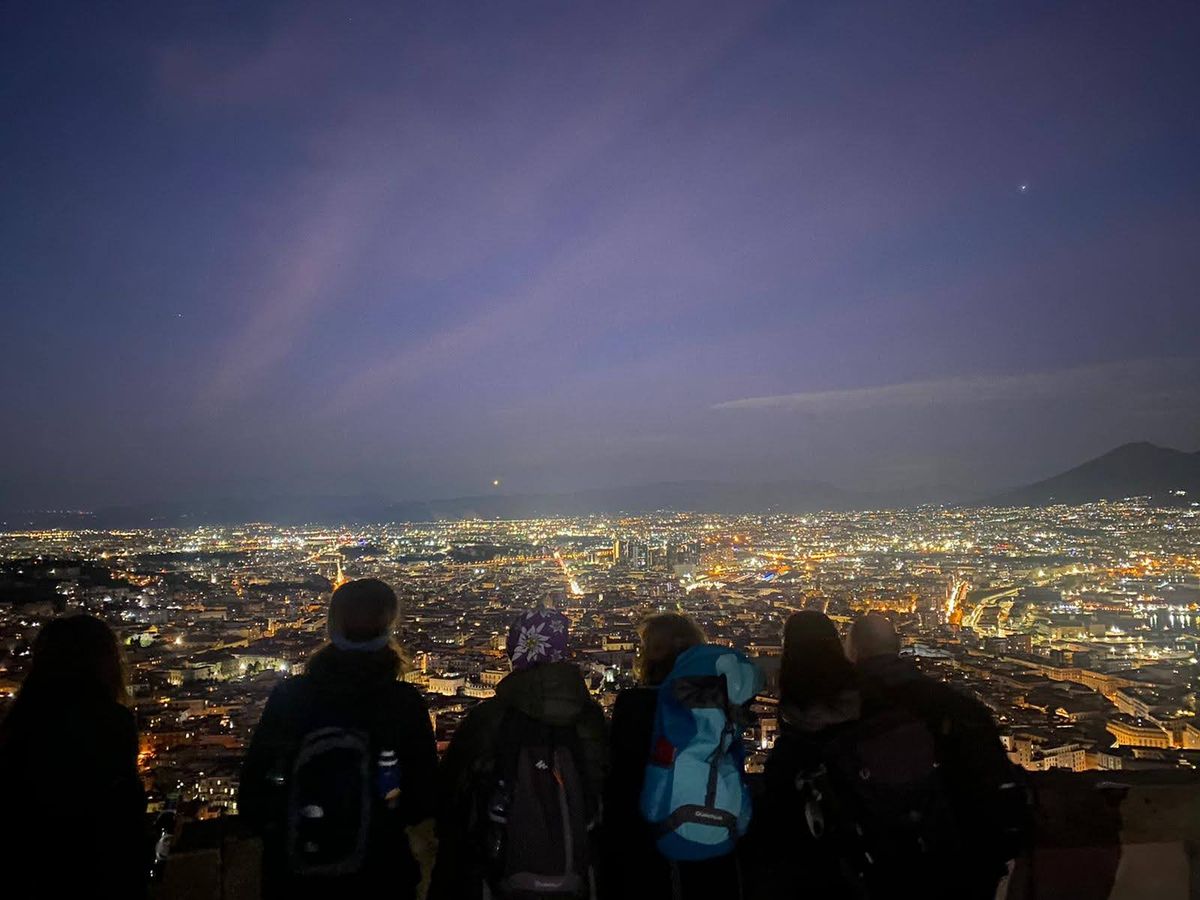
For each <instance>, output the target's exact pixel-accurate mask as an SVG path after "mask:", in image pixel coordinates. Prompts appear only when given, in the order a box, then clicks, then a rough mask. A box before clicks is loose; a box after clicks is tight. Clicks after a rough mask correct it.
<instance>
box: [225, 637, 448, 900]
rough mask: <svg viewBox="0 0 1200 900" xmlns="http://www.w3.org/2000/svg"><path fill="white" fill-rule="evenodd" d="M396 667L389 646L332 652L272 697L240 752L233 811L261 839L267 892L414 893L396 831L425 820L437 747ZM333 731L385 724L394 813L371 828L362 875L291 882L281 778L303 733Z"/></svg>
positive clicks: (405, 849) (424, 713)
mask: <svg viewBox="0 0 1200 900" xmlns="http://www.w3.org/2000/svg"><path fill="white" fill-rule="evenodd" d="M399 670H400V660H399V657H398V656H397V655H396V654H395V652H394V651H393V650H391V649H390V648H384V649H383V650H379V651H372V652H355V651H347V650H339V649H337V648H336V647H332V646H330V647H326V648H325V649H323V650H321V651H320V652H319V653H317V654H316V655H315V656H314V657H313V659H312V660H311V661H310V662H309V664H308V667H307V670H306V671H305V673H304V674H303V675H300V676H296V677H293V678H289V679H287V680H286V681H284V682H283V683H281V684H280V685H279V686H278V687H276V688H275V690H274V691H273V692H272V693H271V697H270V699H269V700H268V701H267V705H266V708H265V709H264V710H263V715H262V720H261V721H260V722H259V725H258V728H257V729H255V732H254V736H253V738H252V740H251V742H250V747H249V750H248V751H247V753H246V760H245V764H244V766H243V769H242V779H241V788H240V792H239V796H238V807H239V812H240V814H241V815H242V816H244V817H245V819H246V820H247V821H248V822H249V823H250V824H251V826H252V827H253V828H254V829H256V830H257V831H259V832H260V833H261V834H262V835H263V843H264V858H263V880H264V893H265V894H266V895H267V896H287V897H297V896H309V895H313V896H332V895H333V894H331V893H329V891H330V890H334V891H352V892H371V894H372V895H373V896H383V895H386V896H391V897H406V896H407V897H411V896H412V895H413V890H414V887H415V885H416V883H417V881H418V880H419V870H418V867H417V864H416V862H415V860H414V859H413V855H412V853H411V851H410V849H409V845H408V840H407V838H406V836H405V833H404V830H403V829H404V827H405V826H408V825H414V824H416V823H418V822H421V821H423V820H425V819H428V818H430V817H431V816H432V815H433V812H434V779H435V773H436V769H437V748H436V744H435V743H434V738H433V727H432V724H431V722H430V719H429V710H428V708H427V707H426V706H425V701H424V700H423V699H422V698H421V695H420V693H419V692H418V691H417V690H416V688H414V687H413V686H412V685H410V684H406V683H405V682H403V681H398V680H397V677H398V675H399ZM331 726H337V727H344V728H352V729H358V730H363V731H367V732H370V733H372V734H376V733H378V730H379V729H380V728H382V727H386V728H387V729H388V732H389V733H390V734H392V735H394V736H395V739H394V740H393V741H391V743H395V744H396V746H395V747H394V748H392V749H395V751H396V755H397V759H398V762H399V766H400V792H401V793H400V799H399V803H398V805H397V813H396V815H395V817H392V816H388V817H387V819H386V821H385V822H384V823H383V824H382V825H380V826H379V827H378V828H377V826H376V824H375V823H373V824H372V832H371V843H370V844H369V845H368V850H367V862H366V867H365V870H364V871H363V872H362V873H360V874H358V875H355V876H352V877H351V876H343V877H339V878H337V879H332V880H328V879H313V878H308V879H306V880H305V881H304V882H303V883H302V884H301V883H297V882H296V880H295V879H289V877H288V876H287V874H286V872H285V870H284V866H283V862H282V854H283V852H284V847H283V842H282V829H283V827H284V824H285V808H286V802H285V788H284V786H283V784H282V777H283V776H284V775H285V773H288V772H290V763H291V761H292V759H293V758H294V755H295V753H296V751H297V749H298V748H299V745H300V743H301V741H302V740H303V738H304V736H305V735H306V734H308V733H309V732H310V731H313V730H316V729H318V728H326V727H331ZM380 892H383V893H382V894H381V893H380ZM363 896H367V894H366V893H364V894H363Z"/></svg>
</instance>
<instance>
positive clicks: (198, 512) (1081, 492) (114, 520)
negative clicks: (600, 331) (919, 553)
mask: <svg viewBox="0 0 1200 900" xmlns="http://www.w3.org/2000/svg"><path fill="white" fill-rule="evenodd" d="M1172 491H1186V492H1187V497H1186V498H1179V497H1177V496H1175V495H1173V494H1172V493H1171V492H1172ZM1132 496H1152V497H1154V498H1156V500H1159V501H1161V502H1164V503H1170V502H1179V501H1180V500H1181V499H1186V501H1192V500H1197V499H1200V453H1187V452H1185V451H1182V450H1173V449H1171V448H1169V447H1160V446H1157V445H1156V444H1150V443H1146V442H1142V443H1133V444H1125V445H1123V446H1120V447H1117V448H1116V449H1114V450H1110V451H1109V452H1108V453H1105V454H1104V455H1103V456H1098V457H1096V458H1095V459H1092V460H1089V461H1088V462H1085V463H1083V464H1082V465H1080V466H1076V467H1075V468H1073V469H1070V470H1068V471H1066V472H1063V473H1061V474H1058V475H1055V476H1052V477H1050V478H1046V479H1044V480H1042V481H1038V482H1036V483H1034V484H1031V485H1027V486H1025V487H1020V488H1016V489H1013V490H1010V491H1006V492H1004V493H1000V494H996V495H993V496H991V497H986V498H981V497H977V496H976V497H972V496H968V495H966V494H965V493H964V492H961V491H954V490H951V489H946V488H929V487H924V488H914V489H909V490H899V491H888V492H878V491H876V492H871V491H853V490H848V489H846V488H841V487H837V486H835V485H832V484H829V483H827V482H823V481H804V480H794V481H774V482H760V483H749V484H739V483H736V482H718V481H665V482H657V483H654V484H642V485H634V486H629V487H617V488H594V489H589V490H582V491H572V492H568V493H560V494H549V493H541V494H500V493H496V494H484V495H479V496H474V497H457V498H452V499H447V500H407V501H400V502H397V501H392V500H386V499H382V498H379V497H370V496H360V497H238V498H215V499H210V500H206V501H196V502H189V503H182V502H180V503H147V504H140V505H136V506H122V507H110V508H107V509H101V510H98V511H96V512H94V513H73V512H42V513H38V512H34V513H29V512H25V513H17V514H9V515H5V516H0V530H19V529H22V528H43V527H59V528H95V529H109V528H145V527H189V526H196V525H234V524H241V523H245V522H274V523H277V524H280V525H298V524H306V523H323V524H352V523H368V522H432V521H438V520H447V519H449V520H454V519H465V518H481V519H523V518H534V517H538V516H586V515H593V514H594V515H617V514H629V515H637V514H644V513H651V512H655V511H659V510H676V511H680V512H708V513H715V514H724V515H738V514H753V513H794V514H802V513H811V512H819V511H848V510H862V509H900V508H904V507H912V506H918V505H921V504H924V503H950V504H957V505H988V506H1045V505H1049V504H1053V503H1087V502H1089V501H1092V500H1117V499H1121V498H1123V497H1132Z"/></svg>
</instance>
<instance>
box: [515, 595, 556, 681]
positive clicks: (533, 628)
mask: <svg viewBox="0 0 1200 900" xmlns="http://www.w3.org/2000/svg"><path fill="white" fill-rule="evenodd" d="M568 625H569V623H568V621H567V617H566V616H564V615H563V614H562V613H560V612H558V611H556V610H553V609H531V610H529V612H525V613H522V614H521V615H520V616H518V617H517V620H516V621H515V622H513V623H512V627H511V628H509V629H508V644H507V650H508V658H509V659H510V660H512V667H513V669H514V670H518V669H528V668H529V667H530V666H535V665H537V664H538V663H546V662H558V661H559V660H560V659H562V658H563V656H565V655H566V652H567V626H568Z"/></svg>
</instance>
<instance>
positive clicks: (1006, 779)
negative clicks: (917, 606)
mask: <svg viewBox="0 0 1200 900" xmlns="http://www.w3.org/2000/svg"><path fill="white" fill-rule="evenodd" d="M846 649H847V653H848V655H849V657H850V658H851V660H853V662H854V664H855V667H856V668H857V670H858V673H859V675H860V677H861V679H862V682H863V684H864V687H865V688H866V689H867V690H868V691H869V692H870V693H871V694H872V695H873V696H874V697H875V698H876V701H877V702H879V703H882V704H885V705H888V706H892V707H896V708H899V709H902V710H905V711H907V712H908V713H910V714H912V715H913V716H914V717H915V718H917V719H918V720H920V721H921V722H923V723H924V724H925V726H926V728H927V729H928V730H929V732H930V734H932V735H933V740H934V746H935V752H936V755H937V761H938V769H939V774H940V777H941V781H942V783H943V784H944V785H945V789H946V793H947V796H948V798H949V802H950V807H951V810H950V811H951V814H952V817H953V826H954V828H955V830H956V832H957V833H959V834H960V835H962V836H963V838H964V840H962V841H961V842H957V843H956V845H955V846H954V852H953V853H952V854H949V856H948V858H946V859H945V860H944V862H943V864H941V865H939V866H937V867H936V872H935V875H934V877H935V878H936V879H937V882H936V883H935V884H933V885H931V893H930V896H935V897H936V896H943V897H954V898H963V900H975V898H978V900H983V898H992V897H994V896H995V895H996V888H997V885H998V884H999V882H1000V879H1001V878H1002V877H1003V876H1004V874H1005V872H1006V870H1007V864H1008V862H1009V861H1010V860H1012V859H1015V858H1016V856H1017V855H1018V853H1019V852H1020V850H1021V849H1022V844H1023V841H1024V838H1025V835H1026V832H1027V830H1028V818H1029V810H1028V804H1027V792H1026V789H1025V783H1024V779H1023V778H1022V777H1021V772H1020V770H1018V769H1017V768H1016V767H1015V766H1014V765H1013V764H1012V763H1011V762H1010V761H1009V759H1008V755H1007V753H1006V752H1005V750H1004V747H1003V745H1002V744H1001V743H1000V734H999V731H998V730H997V729H996V725H995V722H994V721H993V720H992V716H991V713H990V712H989V711H988V709H987V707H985V706H984V705H983V704H982V703H980V702H979V701H977V700H975V699H973V698H971V697H968V696H966V695H965V694H962V693H960V692H958V691H956V690H955V689H954V688H952V687H950V686H949V685H947V684H944V683H942V682H940V681H937V680H935V679H933V678H930V677H929V676H927V675H924V674H922V672H921V671H920V670H919V669H918V668H917V664H916V662H915V661H914V660H913V659H912V658H911V657H901V656H900V655H899V653H900V637H899V635H897V633H896V630H895V628H894V627H893V626H892V623H891V622H890V621H888V619H887V618H886V617H884V616H882V615H880V614H879V613H869V614H867V615H865V616H862V617H860V618H859V619H857V620H856V621H855V622H854V624H853V625H852V626H851V629H850V633H849V636H848V638H847V641H846ZM939 891H940V893H939Z"/></svg>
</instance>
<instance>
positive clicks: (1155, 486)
mask: <svg viewBox="0 0 1200 900" xmlns="http://www.w3.org/2000/svg"><path fill="white" fill-rule="evenodd" d="M1175 491H1185V492H1186V499H1187V500H1189V501H1191V500H1198V499H1200V453H1187V452H1185V451H1183V450H1173V449H1171V448H1170V447H1160V446H1158V445H1157V444H1151V443H1147V442H1144V441H1143V442H1139V443H1133V444H1123V445H1121V446H1120V447H1117V448H1116V449H1115V450H1110V451H1109V452H1108V453H1105V454H1104V455H1103V456H1098V457H1096V458H1095V459H1092V460H1089V461H1088V462H1085V463H1083V464H1082V465H1079V466H1076V467H1075V468H1073V469H1069V470H1068V471H1066V472H1063V473H1061V474H1059V475H1055V476H1053V477H1051V478H1046V479H1043V480H1042V481H1038V482H1036V483H1034V484H1030V485H1027V486H1025V487H1022V488H1017V489H1016V490H1013V491H1008V492H1006V493H1003V494H1000V495H998V496H996V497H993V498H991V499H990V500H989V501H988V502H989V505H995V506H1046V505H1049V504H1052V503H1088V502H1090V501H1093V500H1120V499H1122V498H1124V497H1143V496H1151V497H1154V498H1155V499H1156V500H1159V501H1162V502H1178V501H1179V500H1181V499H1184V498H1181V497H1180V496H1179V495H1178V494H1175V493H1173V492H1175Z"/></svg>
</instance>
